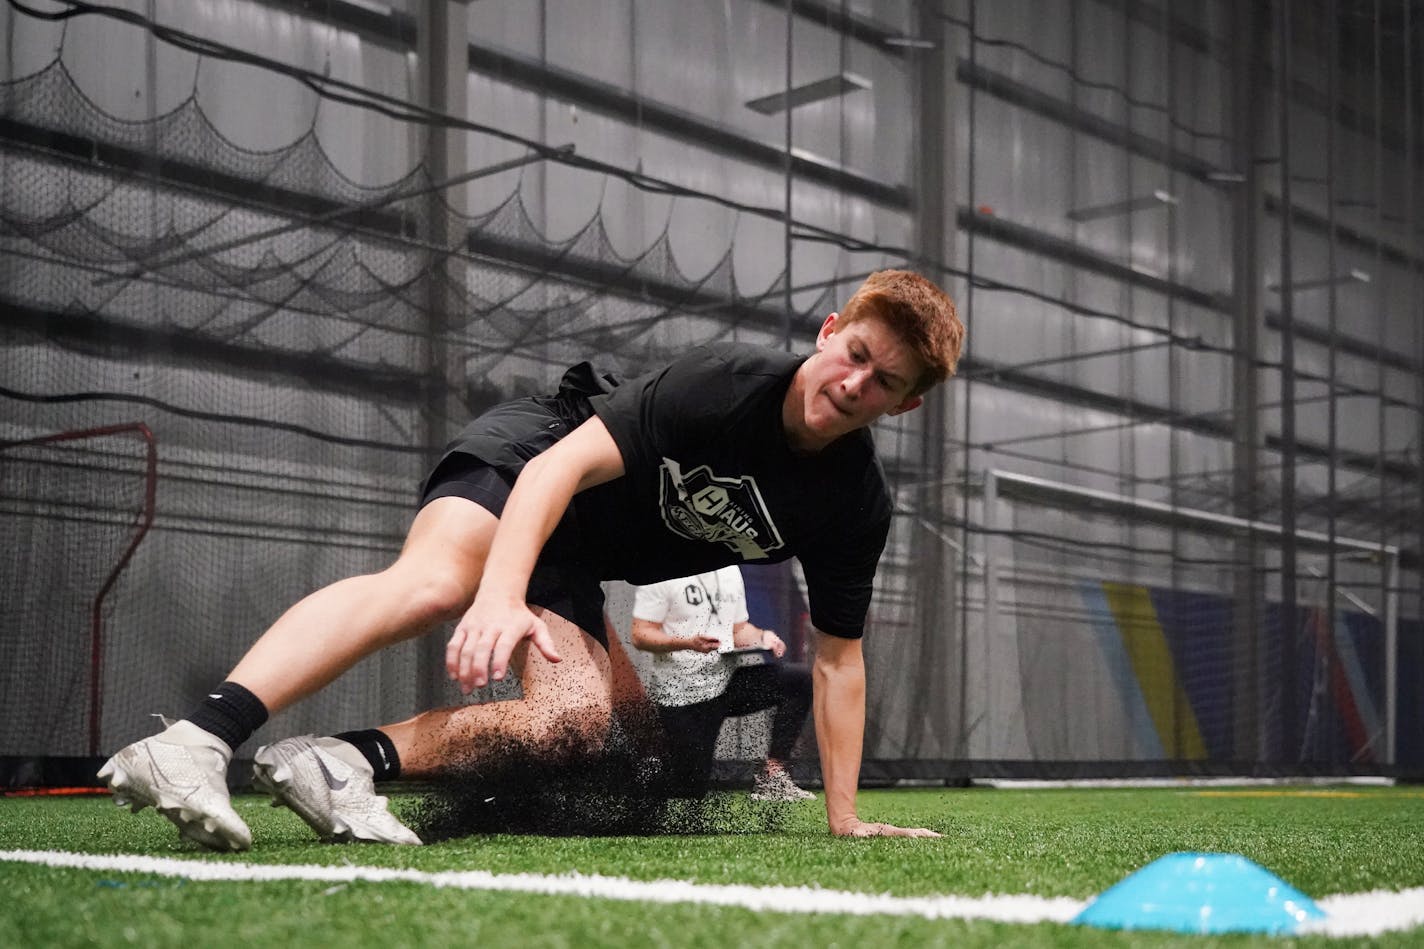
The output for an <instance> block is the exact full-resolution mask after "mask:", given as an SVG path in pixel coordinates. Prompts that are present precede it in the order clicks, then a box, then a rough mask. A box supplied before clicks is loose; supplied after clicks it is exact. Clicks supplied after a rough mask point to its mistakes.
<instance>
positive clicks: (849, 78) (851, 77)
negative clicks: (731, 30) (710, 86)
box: [747, 72, 871, 115]
mask: <svg viewBox="0 0 1424 949" xmlns="http://www.w3.org/2000/svg"><path fill="white" fill-rule="evenodd" d="M869 88H871V85H870V80H869V79H865V78H864V77H861V76H857V75H856V74H855V73H853V72H843V73H839V74H837V75H835V76H828V77H826V78H825V79H817V80H816V81H815V82H808V83H806V84H805V85H803V86H797V87H796V88H794V89H792V90H791V91H790V92H776V93H772V94H771V95H769V96H762V97H761V98H760V99H752V100H751V101H750V102H748V103H747V108H748V109H751V110H752V111H753V112H760V113H761V114H762V115H775V114H776V113H778V112H784V111H786V110H787V109H794V108H796V107H797V106H803V105H808V104H809V103H812V102H820V101H821V100H822V99H833V98H835V97H836V96H843V95H845V94H846V93H848V92H855V91H856V90H857V89H869Z"/></svg>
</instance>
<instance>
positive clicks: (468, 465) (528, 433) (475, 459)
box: [420, 399, 608, 649]
mask: <svg viewBox="0 0 1424 949" xmlns="http://www.w3.org/2000/svg"><path fill="white" fill-rule="evenodd" d="M560 408H561V407H560V406H557V405H551V404H550V403H549V400H545V399H521V400H519V401H517V402H507V403H505V404H503V405H497V406H495V407H494V408H492V409H490V410H489V411H488V412H486V413H485V414H483V415H481V416H480V417H479V418H477V419H475V420H474V421H473V422H471V423H470V424H469V425H468V426H467V427H466V428H465V430H464V431H463V432H461V433H460V435H459V436H457V437H456V439H455V440H454V441H453V442H451V443H450V446H449V447H448V448H447V449H446V452H445V455H444V457H442V458H441V459H440V462H439V464H437V465H436V466H435V469H434V470H433V471H432V472H431V473H430V476H429V477H428V478H426V479H425V484H424V486H423V487H422V489H421V499H420V505H421V507H424V506H425V505H426V504H429V503H430V502H431V501H433V500H435V499H436V498H446V497H457V498H465V499H466V500H468V501H473V502H474V503H476V504H478V505H479V506H480V507H482V508H484V509H485V510H487V511H489V512H490V513H491V514H493V515H494V516H495V517H500V516H502V515H503V514H504V505H505V502H507V501H508V500H509V493H510V491H512V490H513V489H514V480H515V479H516V478H518V477H519V472H520V471H522V470H524V465H525V464H526V463H528V461H529V460H530V459H531V458H533V457H535V456H536V455H538V454H540V453H542V452H544V451H547V450H548V449H549V448H550V447H551V446H553V445H554V444H555V443H556V442H558V441H559V439H561V438H563V437H564V436H565V435H567V434H568V433H569V432H570V431H571V430H572V428H571V420H570V419H569V418H568V417H567V414H566V413H565V412H563V411H560ZM525 601H526V602H527V603H529V604H530V605H531V606H540V607H543V608H544V609H546V610H549V611H551V612H553V613H556V614H558V615H559V616H561V617H563V618H564V619H566V620H569V621H570V622H572V623H574V624H575V625H577V626H578V627H579V628H580V629H582V630H583V631H584V632H585V633H587V634H588V635H590V636H592V637H593V638H594V639H595V640H597V641H598V643H599V644H600V645H601V646H603V648H604V649H607V648H608V633H607V631H606V629H605V627H604V622H603V588H602V587H601V586H600V585H599V573H598V570H597V568H596V563H595V561H594V558H593V557H592V556H590V555H589V553H588V552H587V550H586V549H585V544H584V538H583V537H582V536H581V534H580V532H579V526H578V517H577V515H576V514H575V512H574V510H573V507H572V506H570V508H569V509H568V510H567V511H566V512H565V513H564V516H563V518H562V519H560V521H559V523H558V525H557V526H555V528H554V532H553V534H552V535H551V536H550V537H549V541H548V543H546V544H545V545H544V549H543V550H542V551H540V553H539V559H538V560H537V561H536V562H535V564H534V573H533V574H532V575H531V576H530V578H529V591H528V593H527V594H526V595H525Z"/></svg>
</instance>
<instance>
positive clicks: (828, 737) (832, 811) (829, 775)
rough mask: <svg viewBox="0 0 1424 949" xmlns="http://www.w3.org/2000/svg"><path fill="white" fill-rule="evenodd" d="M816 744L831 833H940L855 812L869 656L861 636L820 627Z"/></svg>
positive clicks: (813, 674)
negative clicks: (878, 820)
mask: <svg viewBox="0 0 1424 949" xmlns="http://www.w3.org/2000/svg"><path fill="white" fill-rule="evenodd" d="M811 681H812V682H813V683H814V689H815V692H814V697H813V699H812V702H813V707H814V709H815V716H816V744H817V746H818V747H819V748H820V752H821V777H822V779H823V780H824V781H825V784H826V820H827V822H828V823H829V824H830V827H831V833H833V834H836V835H838V836H848V837H881V836H890V837H938V836H939V834H937V833H935V832H934V831H932V830H926V829H924V828H922V827H915V828H906V827H896V826H894V825H893V824H873V823H868V822H866V821H863V820H861V819H860V818H859V816H857V814H856V807H855V795H856V790H857V788H858V787H859V785H860V758H861V751H862V747H863V743H864V740H865V657H864V654H863V653H862V651H861V645H860V640H859V639H843V638H841V637H838V636H828V635H826V634H825V633H822V632H820V631H817V633H816V660H815V663H814V664H813V666H812V668H811Z"/></svg>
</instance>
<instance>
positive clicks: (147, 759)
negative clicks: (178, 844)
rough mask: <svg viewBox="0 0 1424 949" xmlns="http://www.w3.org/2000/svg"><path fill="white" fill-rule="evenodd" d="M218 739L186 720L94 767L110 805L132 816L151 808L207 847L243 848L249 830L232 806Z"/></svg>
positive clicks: (225, 753)
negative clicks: (109, 796) (107, 789)
mask: <svg viewBox="0 0 1424 949" xmlns="http://www.w3.org/2000/svg"><path fill="white" fill-rule="evenodd" d="M231 757H232V751H231V749H229V748H228V746H227V745H226V744H224V743H223V741H222V739H220V738H218V737H217V736H216V735H213V734H211V733H210V732H207V731H204V730H203V729H201V728H199V727H198V726H197V725H194V724H193V723H192V722H188V721H178V722H174V723H173V724H172V725H170V726H168V728H167V729H165V730H164V731H162V732H159V733H158V734H157V735H154V736H152V737H150V738H145V739H143V740H142V741H136V742H134V743H133V744H131V745H129V746H127V747H125V748H123V749H121V750H120V751H119V753H118V754H116V755H114V756H113V757H112V758H110V759H109V760H108V761H106V762H104V766H103V767H102V768H100V769H99V778H100V779H101V780H103V781H105V782H106V783H107V784H108V785H109V787H110V788H112V789H113V792H114V803H115V804H117V805H118V806H120V807H128V808H130V809H131V810H132V811H133V812H134V813H135V814H137V813H138V812H139V811H141V810H143V809H144V808H145V807H151V808H153V809H154V810H156V811H158V813H160V814H162V815H163V816H164V817H166V818H168V819H169V820H170V821H172V822H173V824H174V826H176V827H177V828H178V832H179V833H180V834H182V835H183V837H184V838H186V839H188V840H192V841H196V842H197V843H200V844H202V845H203V846H204V847H208V848H210V849H212V850H226V851H230V850H246V849H248V848H249V847H251V846H252V832H251V831H250V830H248V829H247V824H245V823H244V822H243V820H242V818H241V817H238V816H237V812H236V811H234V810H233V809H232V800H231V798H230V797H229V796H228V790H227V765H228V760H229V759H230V758H231Z"/></svg>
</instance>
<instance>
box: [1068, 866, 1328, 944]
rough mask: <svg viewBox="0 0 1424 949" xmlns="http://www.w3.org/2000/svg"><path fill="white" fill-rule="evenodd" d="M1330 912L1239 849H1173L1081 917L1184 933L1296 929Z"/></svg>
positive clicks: (1084, 921)
mask: <svg viewBox="0 0 1424 949" xmlns="http://www.w3.org/2000/svg"><path fill="white" fill-rule="evenodd" d="M1324 918H1325V913H1324V912H1322V911H1321V909H1320V908H1319V907H1318V906H1316V905H1315V903H1314V902H1312V901H1311V899H1310V897H1308V896H1306V895H1305V894H1304V893H1302V892H1300V890H1297V889H1296V888H1295V887H1293V886H1291V885H1290V884H1289V883H1286V882H1285V881H1284V880H1282V879H1281V878H1280V877H1278V876H1276V875H1275V874H1273V873H1271V872H1270V871H1269V870H1267V869H1265V868H1264V867H1262V866H1261V865H1259V864H1256V863H1252V862H1251V861H1250V860H1247V859H1246V858H1245V857H1242V856H1240V855H1238V854H1234V853H1172V854H1168V855H1167V856H1165V857H1162V858H1160V859H1158V860H1155V861H1153V862H1152V863H1149V864H1148V865H1147V866H1145V867H1143V868H1142V869H1141V870H1138V871H1137V872H1136V873H1134V874H1132V875H1131V876H1129V877H1127V878H1126V879H1124V880H1122V881H1120V882H1118V883H1116V884H1115V885H1113V886H1111V887H1109V888H1108V889H1106V890H1104V891H1103V892H1102V893H1101V894H1099V895H1098V897H1097V898H1096V899H1095V900H1093V901H1092V902H1091V903H1089V904H1088V906H1087V908H1085V909H1084V910H1083V911H1082V912H1081V913H1079V914H1078V915H1077V916H1076V917H1075V918H1074V919H1073V922H1075V923H1078V924H1080V925H1083V926H1097V927H1100V928H1103V929H1170V930H1175V931H1176V932H1183V933H1293V932H1295V931H1296V930H1297V929H1298V928H1299V927H1301V926H1302V925H1304V924H1305V923H1306V922H1308V921H1310V920H1315V919H1324Z"/></svg>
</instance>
